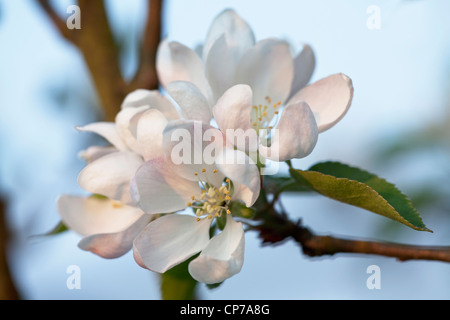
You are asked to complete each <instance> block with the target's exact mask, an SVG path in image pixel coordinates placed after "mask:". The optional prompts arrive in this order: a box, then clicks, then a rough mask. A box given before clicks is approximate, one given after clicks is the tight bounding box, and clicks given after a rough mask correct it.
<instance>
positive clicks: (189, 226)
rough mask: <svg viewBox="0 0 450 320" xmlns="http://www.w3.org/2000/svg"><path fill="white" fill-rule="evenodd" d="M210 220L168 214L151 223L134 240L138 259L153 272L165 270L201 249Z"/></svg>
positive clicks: (204, 245)
mask: <svg viewBox="0 0 450 320" xmlns="http://www.w3.org/2000/svg"><path fill="white" fill-rule="evenodd" d="M210 224H211V220H210V219H203V220H201V221H197V219H196V218H195V217H193V216H187V215H180V214H170V215H167V216H163V217H161V218H158V219H156V220H155V221H153V222H151V223H150V224H149V225H148V226H147V227H146V228H145V229H144V231H143V232H142V233H141V234H140V235H139V236H138V237H137V238H136V239H135V241H134V249H135V251H137V253H136V255H135V256H137V257H138V259H137V261H140V262H141V263H143V264H144V265H145V266H146V267H147V268H148V269H150V270H152V271H155V272H160V273H163V272H166V271H167V270H169V269H170V268H172V267H173V266H175V265H177V264H179V263H181V262H183V261H185V260H186V259H188V258H190V257H191V256H193V255H194V254H196V253H197V252H200V251H201V250H203V249H204V248H205V247H206V245H207V244H208V241H209V227H210Z"/></svg>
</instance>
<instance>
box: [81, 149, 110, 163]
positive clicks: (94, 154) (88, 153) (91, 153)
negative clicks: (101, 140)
mask: <svg viewBox="0 0 450 320" xmlns="http://www.w3.org/2000/svg"><path fill="white" fill-rule="evenodd" d="M113 152H117V149H116V147H103V146H91V147H89V148H87V149H86V150H83V151H80V152H79V153H78V156H79V157H80V158H82V159H84V161H86V162H87V163H91V162H93V161H95V160H97V159H99V158H101V157H103V156H106V155H108V154H111V153H113Z"/></svg>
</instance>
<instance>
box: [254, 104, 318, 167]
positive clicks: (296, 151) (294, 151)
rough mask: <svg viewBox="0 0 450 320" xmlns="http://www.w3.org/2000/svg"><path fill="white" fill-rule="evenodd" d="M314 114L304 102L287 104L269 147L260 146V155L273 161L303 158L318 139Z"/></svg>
mask: <svg viewBox="0 0 450 320" xmlns="http://www.w3.org/2000/svg"><path fill="white" fill-rule="evenodd" d="M318 134H319V132H318V128H317V124H316V121H315V118H314V114H313V113H312V111H311V109H310V108H309V106H308V104H307V103H306V102H304V101H300V102H295V103H291V104H288V105H287V106H286V108H285V109H284V110H283V114H282V115H281V119H280V122H279V123H278V125H277V128H276V129H275V132H274V135H273V138H272V141H271V142H272V144H271V146H270V147H266V146H264V145H261V146H260V149H259V150H260V154H261V156H262V157H264V158H268V159H271V160H274V161H286V160H290V159H294V158H303V157H306V156H307V155H309V154H310V153H311V152H312V150H313V149H314V147H315V145H316V143H317V139H318Z"/></svg>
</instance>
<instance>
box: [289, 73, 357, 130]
mask: <svg viewBox="0 0 450 320" xmlns="http://www.w3.org/2000/svg"><path fill="white" fill-rule="evenodd" d="M352 99H353V84H352V80H351V79H350V78H349V77H347V76H346V75H344V74H342V73H338V74H334V75H331V76H328V77H326V78H323V79H321V80H319V81H317V82H315V83H312V84H310V85H308V86H306V87H305V88H303V89H302V90H300V91H299V92H298V93H297V94H295V95H294V96H293V97H292V98H291V99H290V102H296V101H306V102H307V103H308V105H309V107H310V108H311V110H312V111H313V112H314V116H315V117H316V122H317V125H318V127H319V132H324V131H325V130H328V129H330V128H331V127H332V126H334V125H335V124H336V123H337V122H339V121H340V120H341V119H342V118H343V117H344V115H345V114H346V113H347V111H348V109H349V108H350V105H351V103H352Z"/></svg>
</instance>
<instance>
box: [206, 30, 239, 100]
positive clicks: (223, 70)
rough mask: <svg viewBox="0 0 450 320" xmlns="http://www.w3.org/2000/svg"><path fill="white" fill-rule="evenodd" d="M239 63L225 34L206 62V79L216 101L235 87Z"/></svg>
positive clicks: (211, 50) (215, 44)
mask: <svg viewBox="0 0 450 320" xmlns="http://www.w3.org/2000/svg"><path fill="white" fill-rule="evenodd" d="M238 61H239V60H237V59H235V58H234V56H233V49H232V48H230V47H229V45H228V43H227V41H226V37H225V35H224V34H223V35H222V36H221V37H219V38H218V39H217V40H216V41H215V42H214V45H213V46H212V47H211V49H210V50H209V54H208V57H207V59H206V61H205V67H206V77H207V78H208V81H209V84H210V86H211V90H212V93H213V98H214V100H215V101H217V99H219V98H220V97H221V96H222V95H223V94H224V93H225V91H226V90H227V89H228V88H230V87H232V86H233V84H234V83H233V82H234V75H235V73H236V67H237V64H238Z"/></svg>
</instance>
